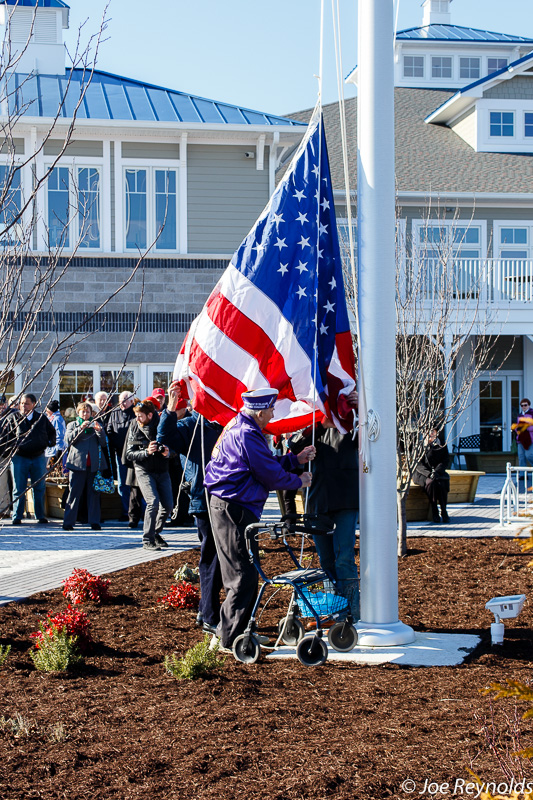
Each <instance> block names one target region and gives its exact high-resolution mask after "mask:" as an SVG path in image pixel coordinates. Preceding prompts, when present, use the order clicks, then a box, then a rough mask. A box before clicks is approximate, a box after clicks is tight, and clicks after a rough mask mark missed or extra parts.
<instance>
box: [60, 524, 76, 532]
mask: <svg viewBox="0 0 533 800" xmlns="http://www.w3.org/2000/svg"><path fill="white" fill-rule="evenodd" d="M63 530H64V531H73V530H74V525H63Z"/></svg>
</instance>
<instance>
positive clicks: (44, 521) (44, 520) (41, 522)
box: [37, 517, 48, 525]
mask: <svg viewBox="0 0 533 800" xmlns="http://www.w3.org/2000/svg"><path fill="white" fill-rule="evenodd" d="M37 522H38V523H39V525H48V520H47V519H46V517H41V519H38V520H37Z"/></svg>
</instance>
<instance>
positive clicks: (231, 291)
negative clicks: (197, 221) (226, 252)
mask: <svg viewBox="0 0 533 800" xmlns="http://www.w3.org/2000/svg"><path fill="white" fill-rule="evenodd" d="M218 288H219V290H220V292H221V294H223V295H224V297H226V298H227V299H228V300H229V301H230V302H231V303H233V305H234V306H235V307H236V308H238V309H239V311H241V312H242V313H243V314H245V315H246V316H247V317H249V318H250V319H251V320H253V321H254V322H255V323H256V324H257V325H259V327H261V328H262V329H263V331H264V332H265V333H266V335H267V336H268V337H269V339H270V340H271V341H272V342H273V344H274V347H275V348H276V350H277V351H278V352H279V353H280V355H281V356H282V357H283V360H284V362H285V370H286V372H287V374H288V375H289V377H290V379H291V382H292V386H293V389H294V393H295V395H296V396H297V397H305V398H308V399H309V400H311V398H312V397H313V394H314V392H313V374H312V373H313V370H312V363H311V360H310V358H309V356H308V355H307V353H306V352H305V350H304V349H303V347H302V346H301V345H300V343H299V342H298V340H297V338H296V336H295V335H294V330H293V327H292V325H291V324H290V322H288V320H287V319H286V318H285V317H284V316H283V314H282V313H281V311H280V310H279V308H278V306H277V305H276V304H275V303H274V302H273V301H272V300H271V299H270V298H269V297H268V296H267V295H266V294H264V292H262V291H261V290H260V289H258V288H257V286H255V284H253V283H252V282H251V281H250V280H249V279H248V278H246V277H245V276H244V275H242V274H241V273H240V272H239V271H238V270H237V269H235V267H233V266H232V265H231V264H230V266H229V267H228V268H227V270H226V271H225V273H224V275H223V276H222V278H221V279H220V281H219V284H218Z"/></svg>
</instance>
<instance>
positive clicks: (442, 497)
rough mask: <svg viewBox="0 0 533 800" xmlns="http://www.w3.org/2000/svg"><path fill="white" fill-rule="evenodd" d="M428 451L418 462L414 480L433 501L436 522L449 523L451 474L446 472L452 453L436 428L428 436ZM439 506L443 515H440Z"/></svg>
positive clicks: (432, 507)
mask: <svg viewBox="0 0 533 800" xmlns="http://www.w3.org/2000/svg"><path fill="white" fill-rule="evenodd" d="M426 446H427V447H426V452H425V455H424V458H423V459H422V461H420V462H419V463H418V464H417V467H416V469H415V472H414V475H413V482H414V483H416V484H417V485H418V486H421V487H422V488H423V490H424V491H425V493H426V494H427V496H428V497H429V499H430V501H431V511H432V514H433V522H434V523H435V524H438V523H440V522H441V521H442V522H444V523H445V524H448V523H449V521H450V517H449V516H448V512H447V510H446V506H447V504H448V492H449V491H450V476H449V475H448V473H447V472H446V469H447V467H448V464H449V462H450V454H449V452H448V448H447V447H446V445H445V444H441V441H440V439H439V434H438V431H437V430H436V428H432V429H431V430H430V432H429V434H428V436H427V438H426ZM439 506H440V510H441V515H442V519H441V516H440V515H439Z"/></svg>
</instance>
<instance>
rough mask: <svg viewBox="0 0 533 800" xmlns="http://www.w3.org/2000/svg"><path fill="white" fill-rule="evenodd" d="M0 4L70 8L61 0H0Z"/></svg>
mask: <svg viewBox="0 0 533 800" xmlns="http://www.w3.org/2000/svg"><path fill="white" fill-rule="evenodd" d="M0 5H7V6H19V7H20V6H31V7H32V8H35V6H39V8H70V6H67V4H66V3H63V2H62V0H0Z"/></svg>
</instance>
